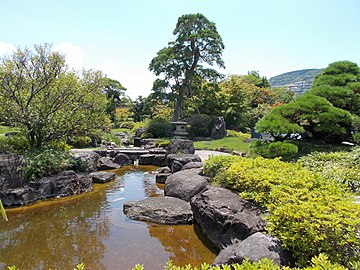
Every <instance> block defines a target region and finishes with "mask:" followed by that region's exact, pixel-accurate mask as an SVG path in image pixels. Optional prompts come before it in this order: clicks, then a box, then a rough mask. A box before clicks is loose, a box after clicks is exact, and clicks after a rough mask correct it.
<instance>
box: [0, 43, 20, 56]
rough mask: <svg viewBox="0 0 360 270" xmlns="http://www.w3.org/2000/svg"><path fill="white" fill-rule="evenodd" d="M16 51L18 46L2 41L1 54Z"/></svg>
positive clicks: (0, 45) (0, 44)
mask: <svg viewBox="0 0 360 270" xmlns="http://www.w3.org/2000/svg"><path fill="white" fill-rule="evenodd" d="M14 51H16V47H15V46H14V45H12V44H11V43H7V42H4V41H0V56H1V55H6V54H10V53H12V52H14Z"/></svg>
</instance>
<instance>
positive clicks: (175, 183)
mask: <svg viewBox="0 0 360 270" xmlns="http://www.w3.org/2000/svg"><path fill="white" fill-rule="evenodd" d="M207 184H208V182H207V179H206V178H205V177H203V176H201V175H199V174H198V170H197V169H189V170H185V171H180V172H177V173H174V174H172V175H170V176H169V177H168V178H167V179H166V182H165V189H164V193H165V195H166V196H171V197H176V198H179V199H182V200H184V201H187V202H188V201H190V199H191V198H192V197H194V196H195V195H196V194H198V193H199V192H201V191H202V190H204V189H205V188H206V186H207Z"/></svg>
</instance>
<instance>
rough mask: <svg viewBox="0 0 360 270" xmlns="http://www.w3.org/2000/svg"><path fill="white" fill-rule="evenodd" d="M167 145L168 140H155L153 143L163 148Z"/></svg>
mask: <svg viewBox="0 0 360 270" xmlns="http://www.w3.org/2000/svg"><path fill="white" fill-rule="evenodd" d="M169 143H170V140H167V139H162V140H157V141H156V142H155V146H156V147H163V148H165V147H167V146H168V145H169Z"/></svg>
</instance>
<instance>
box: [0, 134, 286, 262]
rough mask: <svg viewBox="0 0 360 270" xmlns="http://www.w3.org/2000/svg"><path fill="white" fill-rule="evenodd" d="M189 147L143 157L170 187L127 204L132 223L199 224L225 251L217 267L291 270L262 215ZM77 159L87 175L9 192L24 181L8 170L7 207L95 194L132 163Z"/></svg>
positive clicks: (111, 153) (99, 155) (2, 192)
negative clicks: (262, 262)
mask: <svg viewBox="0 0 360 270" xmlns="http://www.w3.org/2000/svg"><path fill="white" fill-rule="evenodd" d="M190 142H191V141H189V140H176V141H175V142H173V144H172V146H171V147H169V149H171V150H170V151H169V149H168V150H167V151H166V152H164V149H153V150H152V153H151V154H143V155H140V156H139V158H138V164H139V165H155V166H162V167H160V168H159V169H157V170H156V171H155V172H154V173H156V176H155V178H156V181H157V182H159V183H164V184H165V187H164V194H165V196H163V197H150V198H147V199H145V200H142V201H137V202H127V203H125V204H124V205H123V211H124V213H125V214H126V215H127V216H128V217H129V218H131V219H135V220H143V221H148V222H154V223H159V224H191V223H194V222H196V223H197V224H198V225H199V226H200V228H201V229H202V231H203V232H204V233H205V235H206V236H207V238H208V239H209V240H210V241H211V242H212V243H213V244H214V246H215V247H217V249H218V250H219V251H220V253H219V255H218V257H217V258H216V259H215V261H214V264H224V263H236V262H241V261H242V260H244V258H245V257H247V258H249V259H250V261H257V260H259V259H261V258H269V259H272V260H273V261H274V262H275V263H277V264H279V265H286V264H288V261H289V260H288V259H287V256H286V255H285V253H284V251H283V250H282V248H281V245H280V242H279V241H278V240H277V239H276V238H273V237H271V236H269V235H266V234H264V228H265V225H266V221H265V220H264V219H263V218H262V215H263V214H264V212H263V209H259V208H257V207H256V206H254V205H253V204H252V203H251V202H249V201H246V200H243V199H241V198H240V197H239V195H238V194H237V193H235V192H232V191H230V190H228V189H225V188H221V187H214V186H210V185H209V182H208V178H207V177H205V176H204V175H202V169H201V167H202V165H203V164H202V162H201V159H200V157H199V156H197V155H194V152H195V149H194V148H193V147H191V146H192V142H191V143H190ZM184 149H185V150H184ZM73 158H74V159H78V160H81V162H83V163H86V164H87V168H86V172H87V173H86V174H85V175H78V174H76V173H75V172H74V171H71V170H70V171H64V172H62V173H60V174H58V175H55V176H51V177H44V178H41V179H37V180H36V181H31V182H30V183H28V184H27V185H23V186H18V187H16V186H15V187H14V186H12V187H10V188H9V185H5V184H4V182H6V181H4V179H6V177H9V176H11V177H19V175H16V172H14V170H10V169H8V175H7V176H4V175H0V198H1V200H2V201H3V204H4V205H5V206H7V207H9V206H10V207H11V206H21V205H25V204H28V203H32V202H34V201H36V200H41V199H46V198H54V197H64V196H70V195H75V194H79V193H82V192H88V191H91V190H92V183H105V182H108V181H111V180H113V179H114V178H115V173H113V172H94V171H95V170H99V169H100V170H103V169H107V170H109V169H117V168H119V167H121V166H125V165H129V164H131V162H132V160H131V159H130V158H129V156H128V155H126V154H123V153H117V151H116V149H113V150H100V151H90V152H89V151H84V152H76V153H75V154H74V155H73ZM4 159H5V160H6V162H7V165H9V164H11V162H9V160H11V158H9V157H5V158H4ZM19 160H21V158H19V157H16V156H14V162H17V163H19ZM0 161H1V157H0ZM0 166H1V162H0ZM9 168H10V167H9ZM19 173H21V170H20V171H19ZM17 180H18V179H17ZM17 182H18V183H20V182H21V181H17ZM1 183H2V185H1Z"/></svg>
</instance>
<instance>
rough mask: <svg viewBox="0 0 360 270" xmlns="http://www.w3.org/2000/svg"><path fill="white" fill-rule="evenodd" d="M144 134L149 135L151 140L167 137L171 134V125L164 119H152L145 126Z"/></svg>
mask: <svg viewBox="0 0 360 270" xmlns="http://www.w3.org/2000/svg"><path fill="white" fill-rule="evenodd" d="M146 132H148V133H151V134H152V135H153V138H161V137H169V136H171V134H172V125H171V124H170V122H169V121H167V120H165V119H162V118H154V119H151V120H150V122H149V124H148V125H147V127H146Z"/></svg>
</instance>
